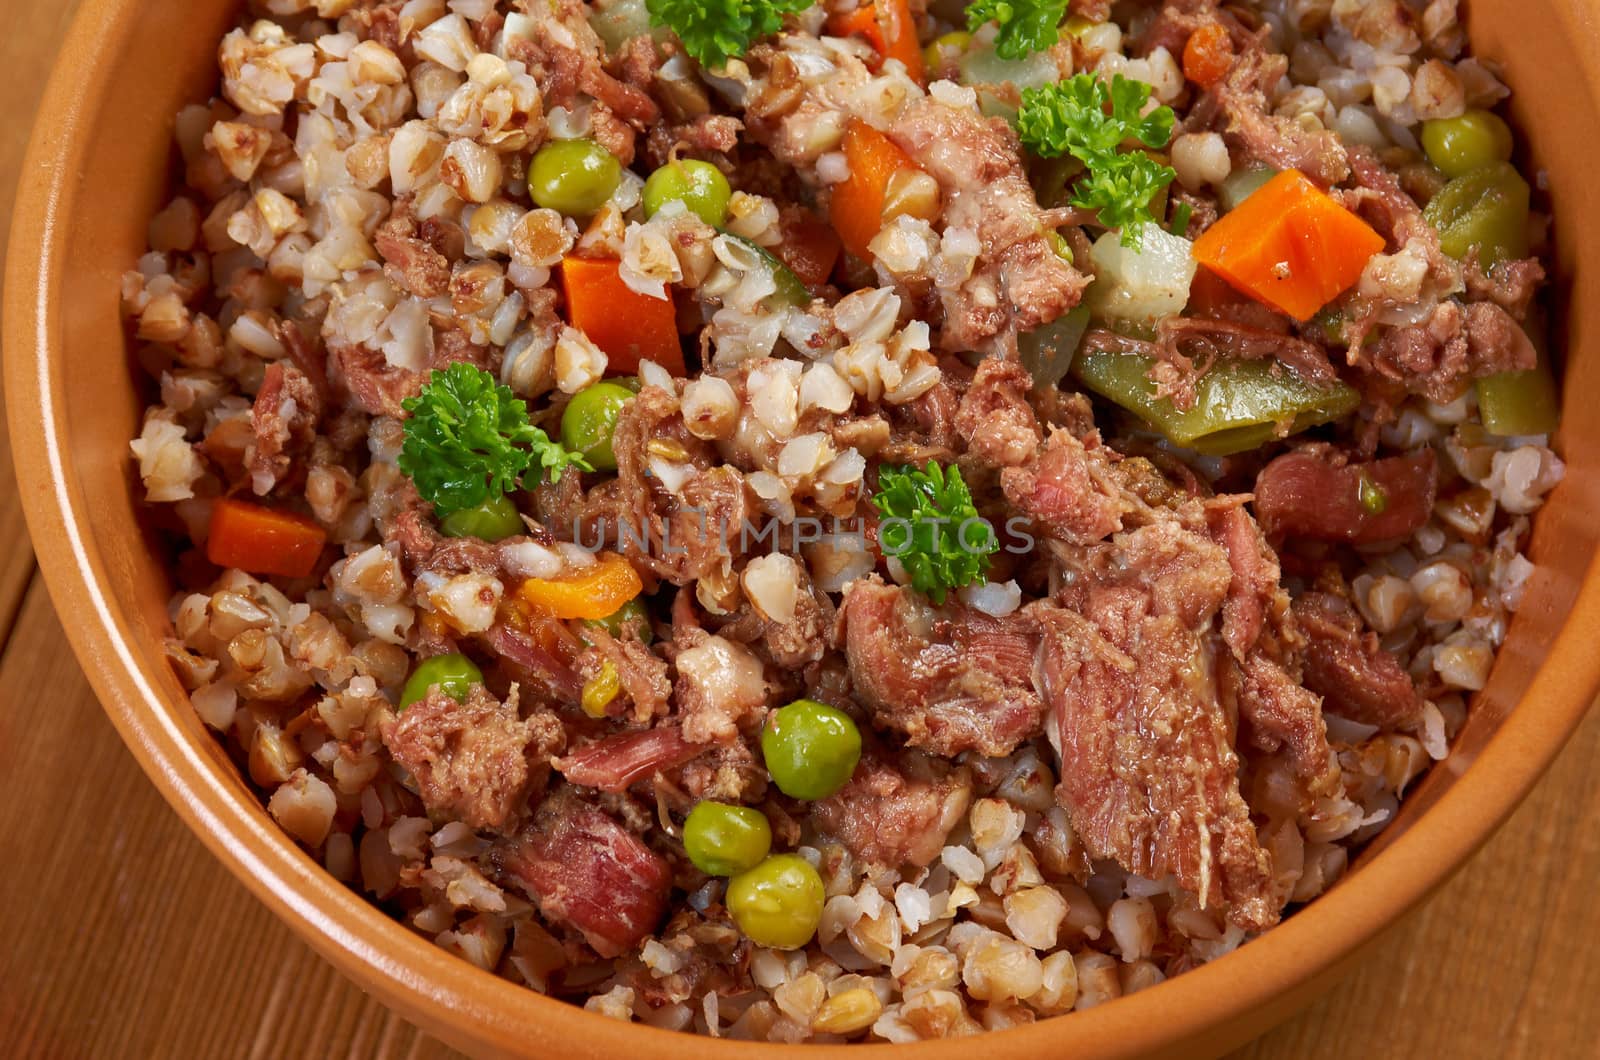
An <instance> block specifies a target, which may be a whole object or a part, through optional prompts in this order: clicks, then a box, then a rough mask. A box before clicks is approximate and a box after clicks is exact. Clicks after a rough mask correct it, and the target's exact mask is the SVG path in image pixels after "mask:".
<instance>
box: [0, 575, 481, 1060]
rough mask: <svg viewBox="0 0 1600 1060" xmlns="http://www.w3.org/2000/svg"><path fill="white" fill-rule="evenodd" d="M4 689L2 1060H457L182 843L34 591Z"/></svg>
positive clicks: (174, 820)
mask: <svg viewBox="0 0 1600 1060" xmlns="http://www.w3.org/2000/svg"><path fill="white" fill-rule="evenodd" d="M0 688H3V689H5V690H6V692H5V693H4V700H5V702H4V709H3V710H0V778H3V779H0V792H3V795H0V835H4V836H5V837H6V840H7V861H8V865H7V867H6V871H5V872H4V873H0V909H8V910H12V911H13V914H14V915H13V916H12V917H10V918H9V922H8V925H7V932H6V936H7V937H6V944H5V945H4V946H3V947H0V1056H28V1055H53V1056H84V1057H90V1056H105V1057H112V1056H156V1055H162V1056H236V1057H245V1056H259V1057H280V1056H336V1055H341V1056H380V1055H381V1056H393V1057H398V1056H408V1055H409V1056H416V1057H443V1056H447V1055H450V1054H449V1052H448V1051H447V1050H445V1049H444V1048H443V1047H442V1046H440V1045H439V1044H438V1043H436V1042H434V1041H432V1040H431V1039H427V1038H425V1037H424V1036H423V1035H422V1034H421V1033H420V1032H418V1031H416V1030H415V1029H413V1028H412V1027H410V1026H409V1025H407V1024H406V1023H405V1022H404V1021H402V1020H400V1019H399V1018H398V1017H396V1016H394V1015H392V1014H391V1013H389V1012H387V1011H386V1010H384V1009H383V1008H382V1007H381V1006H380V1005H379V1004H378V1003H377V1002H375V1001H373V1000H371V999H369V998H367V997H366V996H365V995H363V994H362V993H361V992H360V991H359V990H357V989H356V987H355V986H354V985H352V984H351V983H349V982H347V981H346V980H344V979H343V978H342V977H341V976H340V975H339V974H338V973H337V972H335V971H334V970H333V969H332V967H330V966H329V965H327V964H326V963H324V962H323V961H322V960H321V959H320V958H318V957H317V956H316V955H315V954H314V953H312V951H311V950H310V949H308V948H307V947H306V946H305V945H303V944H302V943H301V942H300V941H299V940H298V939H296V938H295V937H294V936H293V935H292V934H290V932H289V931H288V929H287V928H285V927H284V926H283V925H282V924H280V923H279V922H278V921H277V920H276V918H274V917H273V916H272V915H271V914H270V913H268V912H267V910H266V909H265V908H264V907H262V906H261V905H259V904H258V903H257V902H256V901H255V899H254V898H252V897H251V896H250V894H249V892H247V891H246V890H245V889H244V888H243V887H241V886H239V884H237V883H236V882H235V881H234V880H233V878H232V877H231V876H229V875H228V873H227V871H226V870H224V869H223V868H222V866H221V865H220V864H219V863H218V862H217V861H216V860H215V859H213V858H212V857H211V855H210V854H209V853H207V852H206V850H205V849H204V848H203V847H202V846H201V845H200V843H199V841H198V840H196V839H195V838H194V837H193V836H192V835H190V834H189V832H188V830H187V829H186V828H185V827H184V826H183V824H182V823H181V822H180V821H179V820H178V817H177V816H176V815H175V814H173V813H172V812H171V810H169V809H168V808H167V806H166V804H165V803H164V802H163V801H162V800H161V798H160V796H158V795H157V794H156V792H155V789H154V788H153V787H151V785H150V783H149V781H148V780H146V778H145V776H144V774H143V773H142V772H141V771H140V770H139V768H138V766H137V765H135V763H134V761H133V758H132V757H131V756H130V755H129V754H128V752H127V751H126V749H124V748H123V746H122V744H121V742H120V740H118V738H117V735H116V732H115V731H114V730H113V729H112V727H111V725H110V723H109V722H108V721H107V720H106V718H105V716H104V714H103V713H102V712H101V710H100V707H99V704H98V703H96V701H95V698H94V694H93V693H92V692H91V691H90V690H89V686H88V684H87V682H86V681H85V680H84V678H83V675H82V674H81V672H80V671H79V669H78V666H77V664H76V663H75V661H74V660H73V658H72V655H71V653H70V652H69V651H68V650H67V646H66V642H65V640H64V637H63V634H62V632H61V628H60V625H59V623H58V622H57V620H56V617H55V615H54V613H53V612H52V610H51V607H50V602H49V598H48V597H47V596H46V595H45V593H44V591H43V588H42V586H41V585H40V583H39V582H38V581H37V580H35V582H34V584H33V586H32V587H31V588H30V589H29V591H28V594H27V597H26V601H25V603H24V605H23V610H22V614H21V619H20V621H19V622H18V624H17V629H16V633H15V635H14V637H13V638H12V641H11V644H10V646H9V648H8V650H7V651H6V653H5V658H4V662H3V663H0ZM25 689H38V690H45V691H42V692H40V693H39V694H37V695H24V694H22V690H25ZM23 911H26V915H18V914H21V913H23Z"/></svg>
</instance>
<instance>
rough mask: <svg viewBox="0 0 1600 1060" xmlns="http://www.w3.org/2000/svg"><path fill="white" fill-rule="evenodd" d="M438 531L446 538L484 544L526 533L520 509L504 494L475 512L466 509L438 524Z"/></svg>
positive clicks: (472, 509) (491, 498)
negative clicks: (469, 538) (482, 541)
mask: <svg viewBox="0 0 1600 1060" xmlns="http://www.w3.org/2000/svg"><path fill="white" fill-rule="evenodd" d="M439 529H441V530H443V531H444V535H445V536H446V537H481V538H483V539H484V540H485V541H499V540H500V539H501V538H503V537H512V536H514V535H516V534H522V533H526V532H527V529H528V528H527V527H526V526H524V525H523V523H522V515H521V514H520V513H519V512H518V511H517V505H516V503H515V502H514V501H512V499H511V498H510V497H508V496H506V495H505V494H503V493H502V494H501V495H500V496H498V497H490V498H489V499H488V500H486V501H484V502H483V503H482V504H480V505H478V506H477V507H476V508H463V509H462V510H461V511H459V512H451V513H450V514H449V515H447V516H445V517H444V518H443V519H440V520H439Z"/></svg>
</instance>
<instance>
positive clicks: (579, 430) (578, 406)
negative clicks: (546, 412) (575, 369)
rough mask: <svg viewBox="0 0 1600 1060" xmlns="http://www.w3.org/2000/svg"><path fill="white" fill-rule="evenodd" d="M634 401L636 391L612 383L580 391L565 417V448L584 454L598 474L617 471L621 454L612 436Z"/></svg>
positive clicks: (562, 422) (563, 413)
mask: <svg viewBox="0 0 1600 1060" xmlns="http://www.w3.org/2000/svg"><path fill="white" fill-rule="evenodd" d="M632 398H633V391H632V390H629V389H628V388H627V387H625V386H622V385H620V384H618V383H612V382H605V383H595V384H594V385H593V386H588V387H585V388H584V389H582V390H580V391H578V393H577V394H575V395H573V398H572V400H571V401H569V402H567V407H566V411H564V412H562V413H561V444H562V445H564V446H566V447H567V448H568V449H571V450H573V451H574V452H578V453H582V454H583V455H584V457H585V459H587V460H588V461H589V466H590V467H593V468H594V469H595V470H596V471H615V470H616V469H617V454H616V453H614V452H612V450H611V435H612V433H613V432H615V431H616V429H617V417H618V416H620V415H621V414H622V406H624V405H626V404H627V403H628V402H629V401H630V400H632Z"/></svg>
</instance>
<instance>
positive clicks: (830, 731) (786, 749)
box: [761, 699, 861, 799]
mask: <svg viewBox="0 0 1600 1060" xmlns="http://www.w3.org/2000/svg"><path fill="white" fill-rule="evenodd" d="M761 757H762V758H764V759H765V760H766V763H767V772H769V773H771V774H772V782H773V783H774V784H776V785H778V790H779V791H781V792H783V793H784V794H785V795H787V796H789V797H790V798H792V799H825V798H827V797H828V796H829V795H832V794H833V793H834V792H836V791H838V790H839V789H840V788H842V787H844V785H845V782H846V781H848V780H849V779H850V775H851V774H852V773H854V772H855V771H856V763H857V762H859V761H861V730H860V729H858V728H856V723H855V722H853V721H851V720H850V715H848V714H846V713H845V712H844V711H842V710H840V709H839V708H838V707H830V706H828V705H827V704H826V703H818V702H817V701H816V700H814V699H797V700H795V701H794V702H793V703H790V704H789V705H788V706H787V707H780V708H778V709H777V710H775V711H773V712H772V713H771V714H769V715H767V724H766V727H765V728H763V729H762V730H761Z"/></svg>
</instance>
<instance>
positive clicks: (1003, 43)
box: [967, 0, 1067, 60]
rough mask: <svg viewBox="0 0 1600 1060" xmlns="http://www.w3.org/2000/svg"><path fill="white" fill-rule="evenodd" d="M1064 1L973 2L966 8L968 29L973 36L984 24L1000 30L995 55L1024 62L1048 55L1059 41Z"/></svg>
mask: <svg viewBox="0 0 1600 1060" xmlns="http://www.w3.org/2000/svg"><path fill="white" fill-rule="evenodd" d="M1066 13H1067V0H975V2H974V3H971V4H968V5H967V29H968V30H969V31H971V32H973V33H976V32H977V31H978V28H979V27H980V26H982V25H983V24H984V23H985V22H993V23H994V24H995V25H996V26H998V27H999V30H1000V31H999V32H998V33H996V34H995V38H994V52H995V54H996V55H998V56H999V57H1000V58H1002V59H1012V60H1016V59H1026V58H1027V57H1028V56H1029V55H1030V54H1031V53H1033V52H1042V51H1047V50H1049V49H1050V48H1053V47H1055V44H1056V42H1057V41H1058V40H1060V39H1061V19H1062V18H1063V17H1064V16H1065V15H1066Z"/></svg>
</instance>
